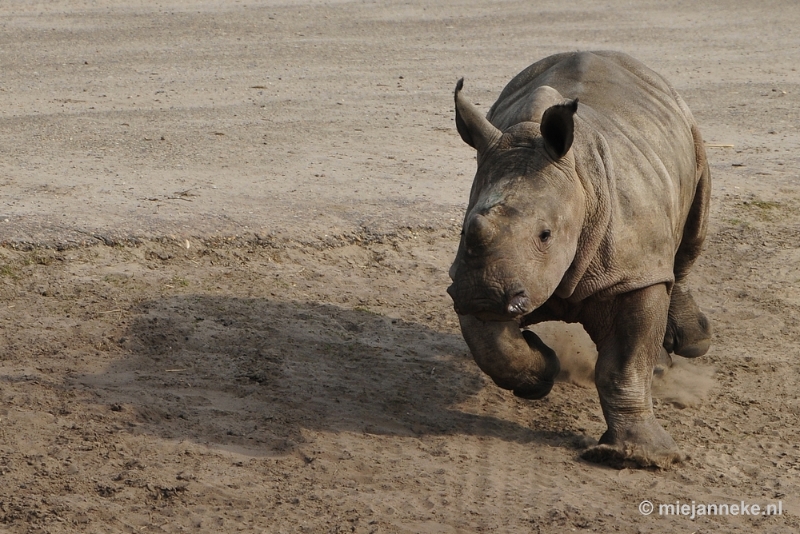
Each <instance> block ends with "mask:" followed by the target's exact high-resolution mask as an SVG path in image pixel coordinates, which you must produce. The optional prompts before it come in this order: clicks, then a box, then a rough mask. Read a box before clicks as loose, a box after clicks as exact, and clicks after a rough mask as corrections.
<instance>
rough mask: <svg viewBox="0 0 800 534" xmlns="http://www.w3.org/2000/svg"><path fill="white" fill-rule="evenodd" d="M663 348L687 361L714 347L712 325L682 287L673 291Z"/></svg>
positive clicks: (687, 289) (677, 285) (679, 286)
mask: <svg viewBox="0 0 800 534" xmlns="http://www.w3.org/2000/svg"><path fill="white" fill-rule="evenodd" d="M663 345H664V349H665V350H666V351H667V352H671V353H674V354H677V355H678V356H683V357H685V358H697V357H698V356H702V355H704V354H705V353H706V352H708V348H709V346H710V345H711V323H710V322H709V320H708V318H707V317H706V316H705V314H703V312H702V311H700V308H699V307H698V306H697V303H696V302H695V301H694V298H692V293H691V292H690V291H689V288H687V287H684V286H683V284H678V283H676V284H675V285H674V286H673V288H672V296H671V298H670V303H669V314H668V316H667V331H666V332H665V334H664V343H663Z"/></svg>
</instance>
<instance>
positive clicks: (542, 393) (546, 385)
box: [514, 381, 553, 400]
mask: <svg viewBox="0 0 800 534" xmlns="http://www.w3.org/2000/svg"><path fill="white" fill-rule="evenodd" d="M551 389H553V382H552V381H549V382H539V383H538V384H530V385H527V384H526V385H525V386H522V387H518V388H515V389H514V395H515V396H517V397H520V398H522V399H528V400H538V399H543V398H545V397H546V396H547V394H548V393H550V390H551Z"/></svg>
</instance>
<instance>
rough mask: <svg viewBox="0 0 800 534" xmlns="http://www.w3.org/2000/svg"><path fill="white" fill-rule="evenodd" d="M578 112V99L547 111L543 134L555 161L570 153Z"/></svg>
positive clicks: (543, 120)
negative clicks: (575, 116)
mask: <svg viewBox="0 0 800 534" xmlns="http://www.w3.org/2000/svg"><path fill="white" fill-rule="evenodd" d="M577 110H578V99H577V98H576V99H575V100H567V101H566V102H563V103H561V104H556V105H555V106H551V107H549V108H547V110H545V112H544V114H543V115H542V124H541V128H540V129H541V132H542V137H544V145H545V148H547V151H548V152H549V153H550V155H551V156H552V157H553V159H561V158H562V157H564V154H566V153H567V152H569V149H570V147H571V146H572V140H573V136H574V132H575V120H574V118H573V115H575V112H576V111H577Z"/></svg>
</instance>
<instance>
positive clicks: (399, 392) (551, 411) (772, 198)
mask: <svg viewBox="0 0 800 534" xmlns="http://www.w3.org/2000/svg"><path fill="white" fill-rule="evenodd" d="M427 4H428V3H425V2H404V3H399V2H397V3H386V2H366V1H365V2H331V3H322V2H296V3H281V2H264V1H258V0H242V1H241V2H239V1H237V2H233V1H231V2H223V1H197V2H188V1H185V2H181V1H176V0H163V1H161V2H158V3H155V2H145V1H142V0H140V1H121V0H116V1H114V0H54V1H52V2H46V3H45V2H30V1H23V0H6V1H4V2H2V3H0V66H2V70H1V71H0V72H2V75H1V76H0V186H1V187H2V189H0V191H2V194H0V243H2V245H3V246H2V248H0V384H1V385H0V394H1V395H2V398H1V402H0V531H4V532H5V531H8V532H54V533H55V532H134V531H135V532H178V531H195V532H312V533H316V532H408V533H451V532H569V531H593V532H613V531H619V532H687V533H688V532H698V533H699V532H710V531H725V532H791V531H796V530H798V529H800V444H798V442H797V438H796V436H797V434H798V430H799V429H800V399H799V398H798V394H799V392H800V374H799V373H798V367H797V362H796V358H797V356H798V351H799V350H800V348H799V347H800V344H799V343H798V341H799V340H800V322H799V319H798V318H799V317H800V211H798V210H799V209H800V176H799V175H798V168H799V167H800V156H798V154H799V153H800V152H798V149H800V129H799V127H800V111H799V110H800V74H799V73H798V72H797V70H796V69H797V68H798V56H797V51H798V50H800V30H799V29H798V28H800V8H798V6H797V4H796V2H794V1H791V0H786V1H782V2H771V1H762V2H757V3H754V2H750V1H743V0H731V1H727V2H718V3H716V4H718V5H717V6H705V7H699V6H698V5H696V4H698V3H696V2H655V1H652V2H635V3H630V2H623V1H620V0H606V1H597V2H593V1H588V2H577V3H574V4H570V5H568V6H566V7H565V5H564V3H563V2H560V1H559V2H556V1H548V0H545V1H541V2H528V1H524V2H518V1H509V2H502V3H499V2H489V1H488V0H484V1H481V2H457V1H444V2H437V3H436V5H435V6H430V5H427ZM575 49H583V50H586V49H616V50H622V51H625V52H629V53H631V54H633V55H635V56H636V57H638V58H639V59H641V60H643V61H644V62H645V63H647V64H648V65H650V66H651V67H653V68H654V69H656V70H658V71H659V72H661V73H663V74H664V75H666V76H667V77H668V78H669V79H670V80H671V81H672V82H673V84H674V85H675V86H676V87H677V89H678V90H679V91H680V92H681V93H682V95H683V96H684V98H685V100H686V101H687V102H688V104H689V106H690V107H691V108H692V110H693V111H694V113H695V116H696V118H697V120H698V122H699V124H700V126H701V131H702V133H703V135H704V137H705V139H706V141H707V143H709V148H708V151H709V157H710V160H711V165H712V175H713V179H714V192H713V202H714V204H713V212H712V222H711V230H710V235H709V239H708V241H707V247H706V251H705V253H704V255H703V256H702V257H701V258H700V260H699V262H698V264H697V266H696V267H697V268H696V269H695V271H694V273H693V276H692V280H691V281H692V285H693V287H694V291H695V296H696V298H697V300H698V302H699V303H700V304H701V306H702V307H703V309H704V310H705V311H706V313H707V314H708V316H709V317H710V318H711V320H712V321H713V323H714V326H715V335H714V345H713V347H712V350H711V351H710V352H709V354H708V355H707V356H706V357H704V358H701V359H699V360H693V361H688V360H681V359H678V361H677V362H676V366H675V367H674V368H673V369H671V370H669V371H668V372H667V373H666V374H665V375H664V376H659V377H656V396H657V397H658V398H657V400H656V415H657V417H659V418H660V420H661V421H662V423H663V424H664V426H665V428H666V429H667V430H668V431H669V432H670V433H671V434H672V436H673V437H674V438H675V439H676V441H677V442H678V443H679V445H680V446H681V447H682V448H683V449H684V450H685V451H686V452H687V453H689V454H690V455H691V457H692V459H691V460H690V461H689V462H688V463H687V464H686V465H684V466H683V467H679V468H676V469H672V470H669V471H648V470H629V469H623V470H616V469H611V468H607V467H601V466H596V465H592V464H588V463H586V462H584V461H582V460H580V459H579V455H580V452H581V450H582V447H585V446H587V445H589V444H591V443H593V442H594V440H596V439H597V438H598V437H599V435H600V434H601V433H602V431H603V430H604V422H603V419H602V414H601V411H600V407H599V403H598V400H597V394H596V392H595V390H594V388H593V384H592V383H591V369H592V366H593V360H592V358H593V349H592V347H591V346H590V344H587V343H586V340H585V338H583V337H582V332H580V331H578V332H576V331H575V330H567V329H566V328H565V327H563V326H559V325H557V324H548V325H544V326H543V327H542V328H541V330H543V332H544V333H543V336H544V337H545V339H546V340H549V342H550V343H551V344H552V345H553V346H554V347H555V348H556V349H557V351H558V352H559V353H560V354H561V356H562V358H563V361H564V362H565V364H564V367H565V373H564V376H563V377H562V381H561V382H560V383H558V384H557V385H556V387H555V388H554V390H553V392H552V393H551V394H550V396H549V397H547V398H546V399H544V400H542V401H537V402H531V401H523V400H519V399H516V398H514V397H513V396H512V395H511V394H510V393H509V392H506V391H502V390H500V389H498V388H497V387H495V386H494V385H493V384H492V383H491V381H490V380H488V379H487V378H486V377H484V376H483V375H482V374H481V373H480V371H479V370H478V369H477V367H476V366H475V364H474V363H473V362H472V361H471V358H470V356H469V354H468V351H467V348H466V346H465V344H464V342H463V340H462V338H461V336H460V333H459V332H458V329H457V324H456V317H455V315H454V313H453V311H452V309H451V306H450V301H449V299H448V298H447V295H446V294H445V292H444V290H445V288H446V287H447V285H448V279H447V275H446V271H447V268H448V266H449V263H450V261H451V259H452V257H453V255H454V252H455V248H456V243H457V239H458V232H459V222H460V218H461V216H462V213H463V209H464V206H465V205H466V201H467V195H468V191H469V187H470V184H471V177H472V174H473V172H474V165H475V163H474V154H473V153H472V151H471V149H470V148H469V147H467V146H466V145H464V144H463V143H462V142H461V140H460V139H459V138H458V135H457V134H456V132H455V128H454V124H453V104H452V89H453V86H454V84H455V81H456V80H457V78H458V77H460V76H466V78H467V82H466V88H467V91H468V93H467V94H469V95H470V97H471V98H472V99H474V101H475V102H477V103H478V105H479V107H481V109H485V110H488V108H489V106H490V105H491V103H492V102H493V101H494V99H495V98H496V96H497V95H498V94H499V92H500V90H501V89H502V87H503V86H504V85H505V83H506V82H507V81H508V80H509V79H510V78H511V77H512V76H513V75H515V74H516V73H517V72H518V71H520V70H521V69H522V68H524V67H525V66H527V65H528V64H530V63H532V62H533V61H535V60H537V59H539V58H541V57H544V56H546V55H548V54H551V53H555V52H560V51H565V50H575ZM728 145H732V146H728ZM645 499H647V500H650V501H652V502H653V503H654V504H655V506H656V511H655V512H654V513H653V514H652V515H650V516H646V515H642V514H641V513H640V512H639V508H638V507H639V503H640V502H641V501H643V500H645ZM692 501H695V502H696V504H712V503H728V504H735V503H740V502H741V501H744V502H745V503H747V504H749V505H752V504H757V505H759V506H761V507H762V508H763V507H765V506H766V505H768V504H777V503H779V502H780V504H781V510H782V514H781V515H779V516H763V515H760V514H756V515H752V514H750V515H745V516H741V515H740V516H736V517H701V518H697V519H690V518H689V517H685V516H670V517H667V516H659V514H658V505H659V504H669V503H675V502H678V503H679V504H682V503H688V504H691V503H692Z"/></svg>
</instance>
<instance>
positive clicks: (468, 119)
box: [455, 78, 502, 152]
mask: <svg viewBox="0 0 800 534" xmlns="http://www.w3.org/2000/svg"><path fill="white" fill-rule="evenodd" d="M463 87H464V78H461V79H460V80H458V83H457V84H456V92H455V100H456V128H457V129H458V133H459V135H461V139H463V140H464V142H465V143H467V144H468V145H469V146H471V147H472V148H474V149H475V150H477V151H478V152H483V151H484V150H485V149H486V148H487V147H488V146H489V145H491V144H492V143H494V142H495V141H496V140H497V139H498V138H499V137H500V136H501V135H502V132H500V130H498V129H497V128H495V127H494V125H493V124H492V123H491V122H489V121H488V120H487V119H486V117H484V116H483V115H482V114H481V112H480V111H478V108H476V107H475V106H474V105H472V104H471V103H470V102H468V101H467V99H466V98H464V97H463V96H462V95H461V89H462V88H463Z"/></svg>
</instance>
